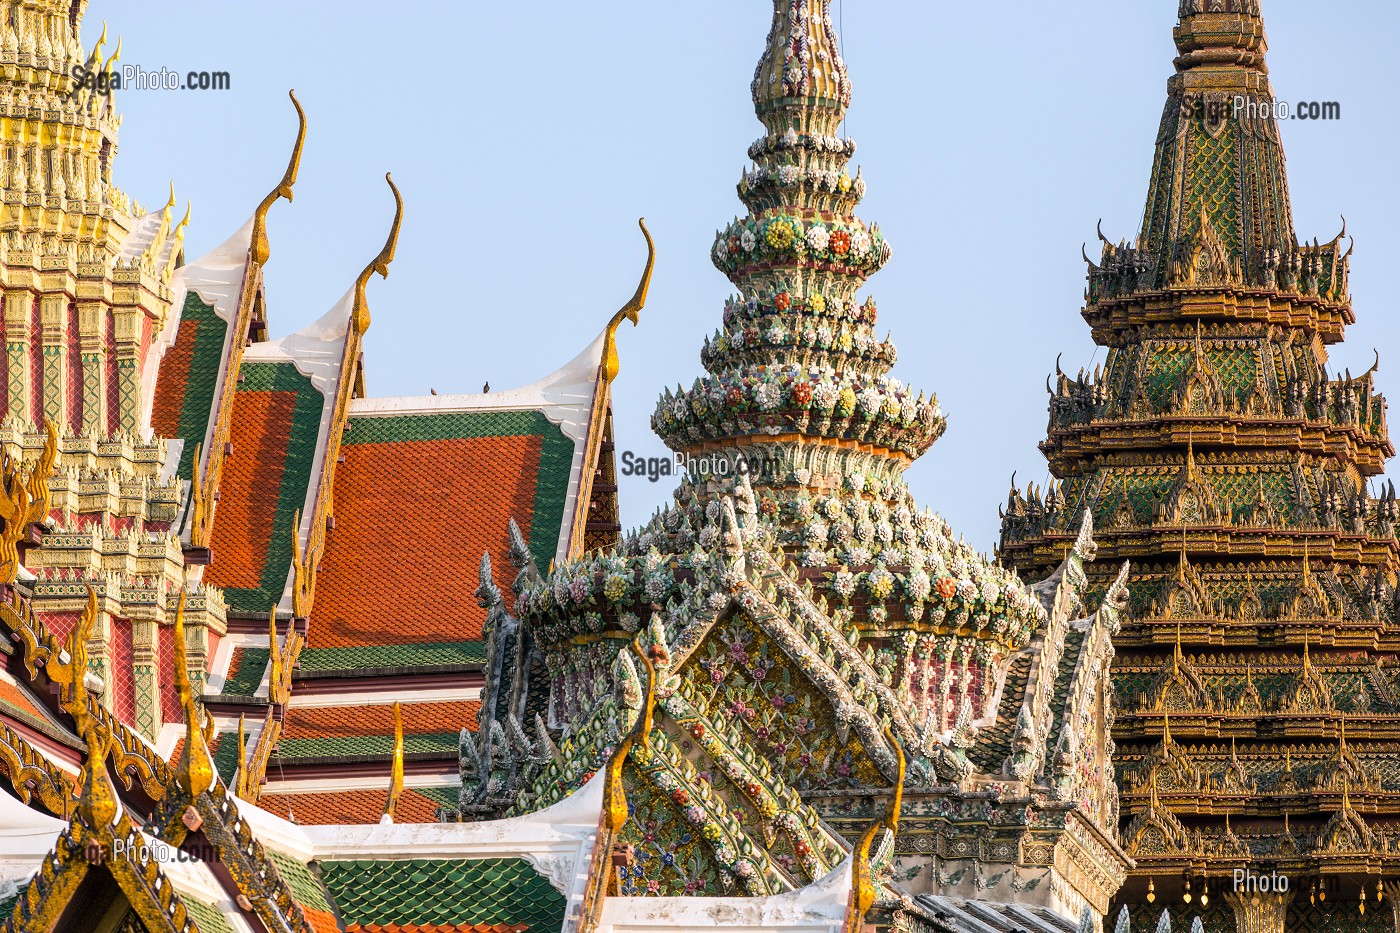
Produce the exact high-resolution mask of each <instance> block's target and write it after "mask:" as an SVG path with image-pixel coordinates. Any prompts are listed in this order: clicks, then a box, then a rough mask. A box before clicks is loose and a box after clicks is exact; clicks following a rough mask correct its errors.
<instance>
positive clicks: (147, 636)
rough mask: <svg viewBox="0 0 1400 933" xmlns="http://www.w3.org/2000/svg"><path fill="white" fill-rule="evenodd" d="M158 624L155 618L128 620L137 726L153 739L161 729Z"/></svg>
mask: <svg viewBox="0 0 1400 933" xmlns="http://www.w3.org/2000/svg"><path fill="white" fill-rule="evenodd" d="M159 638H160V626H159V625H158V624H157V622H156V621H155V620H154V619H138V618H133V619H132V620H131V659H132V672H131V673H132V683H133V686H134V693H135V707H136V709H135V713H136V728H137V729H138V730H139V731H140V732H141V733H142V734H143V735H145V736H146V738H148V739H151V740H152V741H154V740H155V738H156V736H157V735H158V734H159V732H160V725H161V720H162V716H161V710H160V672H159V669H160V643H159Z"/></svg>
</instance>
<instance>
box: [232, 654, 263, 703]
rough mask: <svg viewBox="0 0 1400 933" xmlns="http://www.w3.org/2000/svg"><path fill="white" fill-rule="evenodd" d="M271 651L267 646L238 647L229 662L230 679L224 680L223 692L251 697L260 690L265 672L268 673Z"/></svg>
mask: <svg viewBox="0 0 1400 933" xmlns="http://www.w3.org/2000/svg"><path fill="white" fill-rule="evenodd" d="M270 654H271V652H269V651H268V649H266V648H238V649H236V650H235V651H234V655H233V660H232V661H231V662H230V663H229V675H228V679H227V680H225V681H224V689H223V690H222V691H221V692H222V693H224V694H226V695H228V696H239V697H250V696H254V695H255V694H256V693H257V692H258V684H260V683H262V679H263V674H266V673H267V659H268V656H269V655H270Z"/></svg>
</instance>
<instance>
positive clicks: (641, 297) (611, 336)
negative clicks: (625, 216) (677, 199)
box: [603, 218, 656, 385]
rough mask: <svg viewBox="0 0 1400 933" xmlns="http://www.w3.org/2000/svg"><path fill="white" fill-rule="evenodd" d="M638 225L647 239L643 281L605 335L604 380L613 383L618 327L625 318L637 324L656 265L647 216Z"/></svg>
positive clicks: (654, 247)
mask: <svg viewBox="0 0 1400 933" xmlns="http://www.w3.org/2000/svg"><path fill="white" fill-rule="evenodd" d="M637 226H639V227H641V228H642V236H644V237H646V240H647V264H646V268H645V269H643V270H642V281H641V282H640V283H639V284H638V285H637V292H636V294H634V295H633V296H632V297H631V299H629V300H628V302H627V304H625V305H623V306H622V307H621V308H620V309H619V310H618V312H617V313H616V314H614V315H613V316H612V320H611V321H608V329H607V332H606V335H605V336H604V337H603V382H604V383H606V384H609V385H611V384H612V381H613V380H614V379H616V378H617V372H618V369H619V363H618V360H617V329H618V328H619V327H620V326H622V321H623V319H624V318H625V319H626V320H629V321H631V322H632V326H633V327H636V326H637V320H638V312H639V311H641V310H642V308H643V307H645V306H646V303H647V289H648V288H650V287H651V270H652V269H653V268H654V267H655V265H656V244H655V243H653V242H652V239H651V232H650V231H649V230H647V222H646V218H638V220H637Z"/></svg>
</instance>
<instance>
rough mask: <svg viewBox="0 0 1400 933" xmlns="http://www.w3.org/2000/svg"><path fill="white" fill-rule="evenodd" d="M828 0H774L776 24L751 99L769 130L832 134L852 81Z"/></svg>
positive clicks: (842, 113)
mask: <svg viewBox="0 0 1400 933" xmlns="http://www.w3.org/2000/svg"><path fill="white" fill-rule="evenodd" d="M830 13H831V2H830V0H774V3H773V28H772V29H770V30H769V31H768V44H767V47H766V48H765V49H764V52H763V57H762V58H761V59H759V62H758V68H757V69H756V70H755V71H754V76H753V104H754V109H755V110H756V111H757V112H758V118H759V119H760V120H762V121H763V124H764V126H766V127H768V132H769V133H772V134H774V135H781V134H782V133H784V132H786V131H787V128H788V127H789V126H793V125H799V126H800V128H801V129H804V130H806V131H807V132H813V133H815V132H823V133H827V134H829V135H834V134H835V133H836V130H837V128H838V127H839V126H840V124H841V121H842V120H844V119H845V117H846V107H847V106H848V105H849V104H850V103H851V81H850V78H848V77H847V76H846V63H845V62H844V61H843V60H842V59H841V46H840V39H839V38H838V37H837V35H836V30H835V29H833V28H832V25H831V15H830Z"/></svg>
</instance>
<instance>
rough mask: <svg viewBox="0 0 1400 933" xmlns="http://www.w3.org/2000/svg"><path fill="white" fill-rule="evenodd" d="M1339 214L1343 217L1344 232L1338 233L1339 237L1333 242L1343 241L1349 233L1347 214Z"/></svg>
mask: <svg viewBox="0 0 1400 933" xmlns="http://www.w3.org/2000/svg"><path fill="white" fill-rule="evenodd" d="M1338 216H1340V217H1341V218H1342V232H1341V233H1339V234H1337V238H1336V239H1334V240H1333V241H1332V242H1333V243H1340V242H1341V241H1342V237H1344V236H1346V235H1347V215H1346V214H1340V215H1338Z"/></svg>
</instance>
